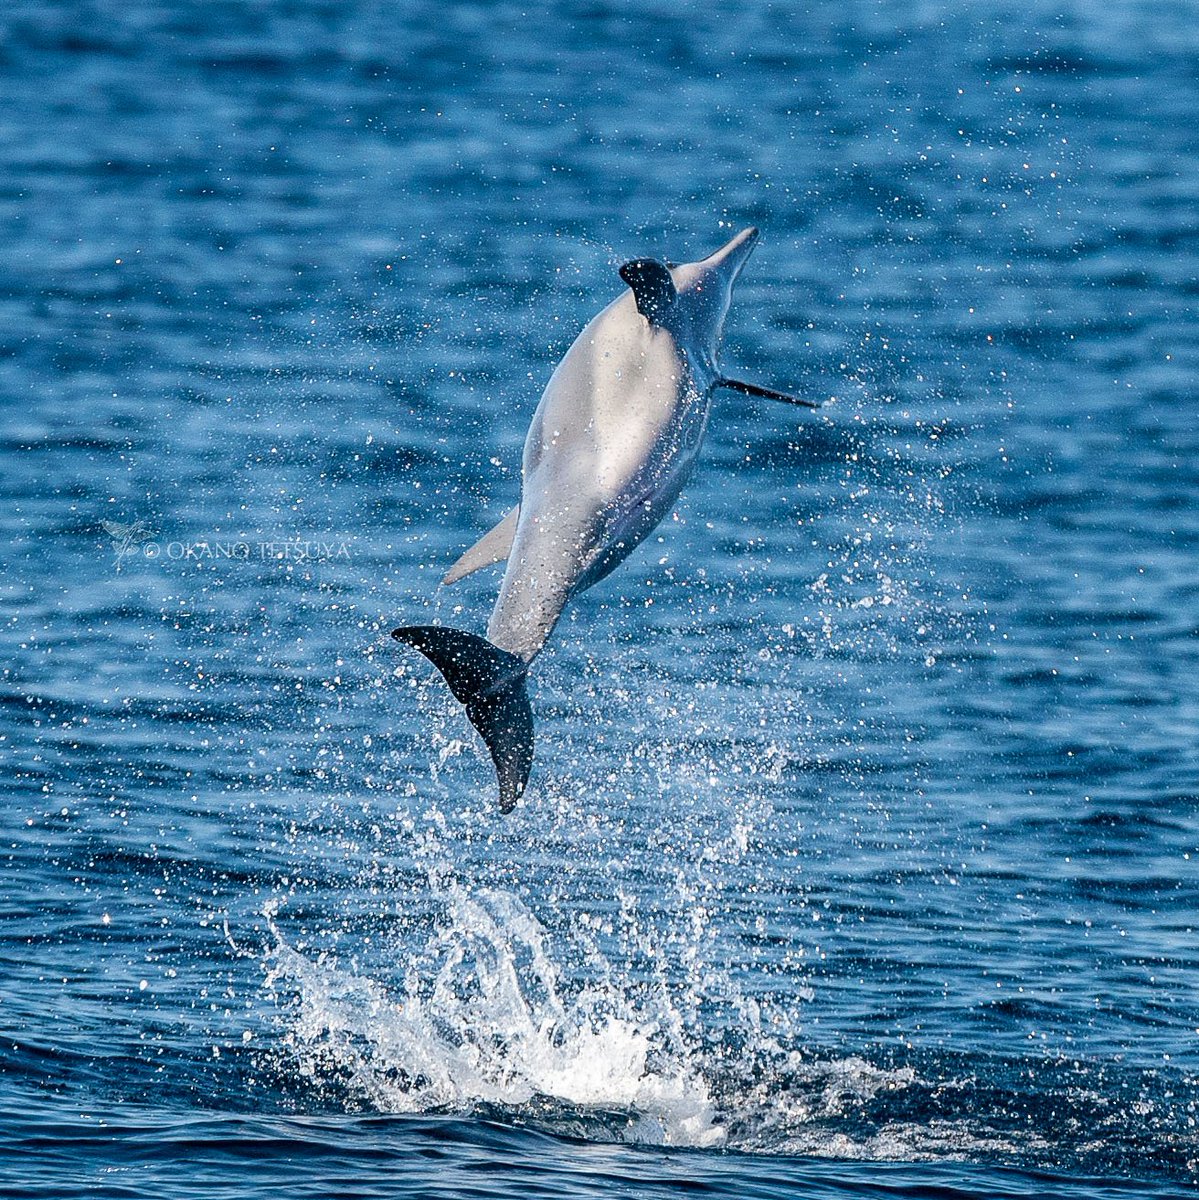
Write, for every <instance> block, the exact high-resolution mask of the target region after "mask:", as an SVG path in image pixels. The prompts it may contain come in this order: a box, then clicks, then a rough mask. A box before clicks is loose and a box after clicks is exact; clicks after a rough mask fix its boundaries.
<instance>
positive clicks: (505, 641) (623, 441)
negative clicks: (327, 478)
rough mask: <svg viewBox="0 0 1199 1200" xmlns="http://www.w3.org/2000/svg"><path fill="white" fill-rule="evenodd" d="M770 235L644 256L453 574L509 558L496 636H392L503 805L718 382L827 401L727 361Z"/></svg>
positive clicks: (565, 363) (408, 630) (524, 772)
mask: <svg viewBox="0 0 1199 1200" xmlns="http://www.w3.org/2000/svg"><path fill="white" fill-rule="evenodd" d="M757 240H758V231H757V230H756V229H754V228H752V227H751V228H749V229H743V230H742V231H741V232H740V233H739V234H737V236H736V237H735V238H733V239H732V241H730V242H728V243H727V245H724V246H722V247H721V248H720V249H719V250H717V251H716V252H715V253H714V254H711V255H709V256H708V257H707V258H704V259H701V260H700V261H699V262H693V263H683V264H681V265H674V264H664V263H661V262H657V261H655V260H654V259H651V258H639V259H635V260H633V261H632V262H627V263H625V265H624V266H623V267H621V268H620V275H621V278H622V279H623V280H624V281H625V283H627V284H628V285H629V290H628V291H626V292H624V293H623V294H622V295H620V296H619V297H617V299H615V300H613V301H612V303H611V304H609V305H608V306H607V308H605V309H604V310H603V311H602V312H601V313H600V314H599V315H598V316H596V317H594V318H593V319H592V320H591V322H590V323H589V324H588V325H587V326H586V328H585V329H584V330H583V332H582V333H580V334H579V336H578V337H577V338H576V339H575V341H574V344H573V345H572V346H571V347H570V349H569V350H567V352H566V356H565V357H564V358H563V359H562V361H561V362H560V363H559V364H558V366H557V367H556V368H555V370H554V373H553V375H551V376H550V381H549V383H548V384H546V388H545V392H544V393H543V394H542V397H541V402H540V403H539V404H538V406H537V411H536V412H535V413H534V415H533V423H532V424H531V425H530V426H529V432H528V436H527V437H526V439H525V449H524V460H523V463H522V480H521V492H520V504H519V505H518V506H517V507H516V508H514V509H513V510H512V511H511V512H510V513H508V515H507V516H506V517H505V518H504V519H503V520H502V521H501V522H500V523H499V524H498V525H497V526H496V527H495V528H494V529H492V530H491V532H490V533H488V534H486V535H485V536H484V537H483V538H482V539H481V540H480V541H479V542H477V543H476V544H475V545H474V546H472V547H471V548H470V549H469V550H468V551H467V552H466V553H465V554H464V555H463V556H462V557H461V558H460V559H459V560H458V562H456V563H455V564H454V565H453V566H452V567H451V568H450V570H449V572H448V573H447V574H446V576H445V579H444V580H443V581H442V582H443V583H453V582H454V581H455V580H458V579H461V578H462V577H463V576H465V575H469V574H470V573H471V572H472V571H476V570H478V569H479V568H480V567H484V566H487V565H489V564H491V563H495V562H500V561H502V560H503V559H505V558H506V559H507V560H508V566H507V569H506V570H505V572H504V578H503V581H502V583H501V584H500V594H499V597H498V598H497V600H496V602H495V608H494V609H493V610H492V613H491V620H490V621H489V622H488V624H487V637H486V638H481V637H477V636H476V635H475V634H472V633H464V632H463V631H462V630H459V629H451V628H447V627H445V626H441V625H408V626H404V627H403V628H401V629H395V630H393V631H392V635H391V636H392V637H394V638H397V639H399V640H400V641H402V642H407V643H408V645H410V646H413V647H415V648H416V649H417V650H419V651H420V652H421V653H422V654H424V655H425V657H426V658H428V659H429V660H430V661H431V662H432V663H433V664H434V666H436V667H437V669H438V670H439V671H440V672H441V673H442V675H443V676H444V677H445V681H446V683H447V684H448V685H449V688H450V691H451V692H452V693H453V694H454V697H455V698H456V699H457V700H458V701H459V702H460V703H462V704H465V705H466V714H467V716H468V717H469V718H470V720H471V723H472V724H473V725H474V727H475V728H476V729H477V730H478V731H479V733H480V734H481V735H482V738H483V741H484V742H486V744H487V748H488V750H489V751H490V752H491V757H492V759H493V761H494V762H495V769H496V775H497V777H498V780H499V788H500V797H499V799H500V810H501V811H502V812H510V811H511V810H512V809H513V808H514V807H515V805H516V802H517V800H518V799H520V796H521V794H522V793H523V792H524V789H525V784H526V783H527V782H528V778H529V770H530V768H531V767H532V764H533V714H532V710H531V709H530V707H529V697H528V693H527V692H526V690H525V679H526V677H527V675H528V671H529V666H530V664H531V663H532V661H533V659H534V658H536V657H537V655H538V653H539V652H540V651H541V648H542V646H544V645H545V642H546V639H547V638H548V637H549V635H550V633H551V632H552V631H553V628H554V626H555V625H556V624H557V623H558V618H559V617H560V616H561V615H562V609H563V608H564V607H565V605H566V602H567V601H568V600H569V599H570V598H571V597H572V596H575V595H577V594H578V593H579V592H582V591H585V590H586V589H587V588H589V587H591V586H592V584H595V583H598V582H599V581H600V580H601V579H603V578H604V576H606V575H607V574H608V573H609V572H610V571H612V570H614V569H615V568H616V567H617V566H619V564H620V563H621V562H623V561H624V559H625V558H626V557H627V556H628V555H629V553H630V552H631V551H632V550H633V549H634V547H636V546H637V545H639V544H640V543H641V542H643V541H644V540H645V538H646V537H647V536H648V535H649V534H650V533H651V532H652V530H653V529H654V528H655V526H656V525H657V524H658V522H659V521H661V520H662V518H663V517H664V516H665V515H666V513H667V512H669V511H670V508H671V506H672V505H673V504H674V502H675V500H676V499H677V498H678V495H679V492H680V491H681V490H682V488H683V484H684V483H685V482H686V481H687V477H688V476H689V475H690V474H691V469H692V467H693V466H694V465H695V458H696V455H697V454H698V453H699V448H700V444H701V443H702V442H703V438H704V432H705V430H706V429H707V426H708V414H709V411H710V410H711V405H712V392H713V390H714V389H715V388H718V387H725V388H733V389H735V390H737V391H740V392H745V393H747V394H748V395H751V396H762V397H765V398H766V399H769V400H782V401H785V402H786V403H788V404H801V405H804V406H806V407H808V408H818V407H819V404H818V402H815V401H811V400H805V399H801V398H799V397H796V396H790V395H788V394H787V393H785V392H776V391H774V390H773V389H771V388H764V387H759V386H758V385H756V384H752V383H743V382H741V381H740V380H736V379H730V378H728V377H727V376H726V375H723V374H722V373H721V370H720V367H719V366H718V365H717V354H718V352H719V350H720V341H721V338H722V337H723V334H724V322H725V317H726V316H727V315H728V310H729V302H730V300H731V299H732V293H733V284H734V283H735V282H736V280H737V276H738V275H739V274H740V273H741V268H742V267H743V266H744V265H745V261H746V259H748V258H749V255H750V252H751V251H752V250H753V248H754V244H755V243H756V242H757Z"/></svg>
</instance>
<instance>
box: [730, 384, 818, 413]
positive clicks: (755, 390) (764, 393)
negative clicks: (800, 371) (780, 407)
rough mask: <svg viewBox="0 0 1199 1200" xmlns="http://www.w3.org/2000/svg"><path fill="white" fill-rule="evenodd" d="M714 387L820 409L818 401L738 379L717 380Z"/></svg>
mask: <svg viewBox="0 0 1199 1200" xmlns="http://www.w3.org/2000/svg"><path fill="white" fill-rule="evenodd" d="M716 386H717V387H725V388H731V389H732V390H733V391H734V392H744V393H745V394H746V395H747V396H761V398H762V399H763V400H781V401H782V402H783V403H784V404H798V405H800V406H801V407H803V408H819V407H820V401H819V400H809V399H808V398H807V397H806V396H792V395H791V394H790V392H776V391H775V390H774V388H768V387H761V386H760V385H759V384H756V383H745V382H744V381H743V380H740V379H718V380H717V381H716Z"/></svg>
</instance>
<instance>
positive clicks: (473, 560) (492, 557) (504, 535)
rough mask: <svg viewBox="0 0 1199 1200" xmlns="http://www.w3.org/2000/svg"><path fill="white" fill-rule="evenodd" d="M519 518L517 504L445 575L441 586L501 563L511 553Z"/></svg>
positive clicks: (518, 506)
mask: <svg viewBox="0 0 1199 1200" xmlns="http://www.w3.org/2000/svg"><path fill="white" fill-rule="evenodd" d="M519 517H520V505H519V504H518V505H517V506H516V507H515V508H514V509H513V510H512V511H511V512H510V513H509V514H508V515H507V516H506V517H505V518H504V519H503V520H502V521H501V522H500V523H499V524H498V525H497V526H496V527H495V528H494V529H491V530H489V531H488V532H487V533H485V534H484V535H483V536H482V537H481V538H480V539H479V540H478V541H477V542H475V544H474V545H473V546H472V547H471V548H470V549H469V550H468V551H467V552H466V553H465V554H464V555H463V556H462V557H461V558H460V559H459V560H458V561H457V562H456V563H455V564H454V565H453V566H452V567H451V568H450V569H449V570H448V571H447V572H446V573H445V578H444V579H443V580H442V581H441V582H442V584H443V585H444V584H448V583H457V582H458V580H459V579H464V578H465V577H466V576H467V575H470V574H471V573H472V572H474V571H478V570H481V569H482V568H483V567H489V566H491V564H492V563H498V562H503V561H504V559H506V558H507V557H508V555H509V554H510V553H511V552H512V539H513V537H514V536H515V535H516V522H517V519H518V518H519Z"/></svg>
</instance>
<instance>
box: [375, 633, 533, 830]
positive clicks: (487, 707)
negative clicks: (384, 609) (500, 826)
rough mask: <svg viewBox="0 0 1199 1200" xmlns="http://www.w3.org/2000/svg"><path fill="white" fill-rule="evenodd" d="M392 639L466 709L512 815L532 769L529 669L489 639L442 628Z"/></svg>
mask: <svg viewBox="0 0 1199 1200" xmlns="http://www.w3.org/2000/svg"><path fill="white" fill-rule="evenodd" d="M391 636H392V637H393V638H395V639H396V640H397V641H401V642H407V643H408V645H409V646H412V647H414V648H415V649H417V650H419V651H420V652H421V653H422V654H423V655H424V656H425V657H426V658H427V659H428V660H429V661H430V662H431V663H432V664H433V665H434V666H435V667H436V668H437V669H438V670H439V671H440V672H441V673H442V675H443V676H445V681H446V683H447V684H449V688H450V691H451V692H453V693H454V699H455V700H457V701H458V702H459V703H460V704H465V705H466V715H467V716H468V717H470V723H471V724H472V725H473V726H474V727H475V728H476V729H477V730H478V731H479V734H480V736H481V737H482V739H483V741H484V742H486V743H487V749H488V750H490V751H491V757H492V760H493V761H494V762H495V773H496V776H497V777H498V779H499V784H500V811H501V812H511V811H512V810H513V809H514V808H515V807H516V802H517V800H519V799H520V797H521V793H522V792H523V791H524V790H525V784H526V783H527V782H528V779H529V770H530V768H531V767H532V766H533V710H532V709H531V708H530V707H529V695H528V693H527V692H526V691H525V677H526V675H527V674H528V670H529V667H528V664H527V663H526V662H525V661H524V660H523V659H520V658H517V657H516V655H515V654H509V653H508V651H507V650H501V649H500V648H499V647H498V646H494V645H492V643H491V642H489V641H488V640H487V639H486V638H481V637H476V636H475V634H473V633H463V632H462V630H460V629H447V628H446V627H445V626H443V625H406V626H404V627H403V628H402V629H393V630H392V631H391Z"/></svg>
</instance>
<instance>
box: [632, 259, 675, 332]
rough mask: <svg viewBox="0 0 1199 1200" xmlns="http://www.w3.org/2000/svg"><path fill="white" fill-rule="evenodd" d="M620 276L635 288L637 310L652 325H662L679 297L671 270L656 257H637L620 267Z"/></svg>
mask: <svg viewBox="0 0 1199 1200" xmlns="http://www.w3.org/2000/svg"><path fill="white" fill-rule="evenodd" d="M620 277H621V279H623V280H624V281H625V283H627V284H628V285H629V287H631V288H632V289H633V299H635V300H636V301H637V311H638V312H639V313H640V314H641V315H642V316H643V317H644V318H645V319H646V320H647V321H648V322H649V323H650V324H651V325H660V324H661V323H662V317H663V316H664V315H665V313H666V311H667V309H669V308H670V306H671V305H672V304H673V303H674V302H675V300H676V299H677V298H678V292H677V291H676V290H675V286H674V280H673V279H671V277H670V271H669V270H668V269H667V268H666V267H665V266H664V265H663V264H662V263H660V262H658V260H657V259H656V258H635V259H633V261H632V262H627V263H625V265H624V266H623V267H621V268H620Z"/></svg>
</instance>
